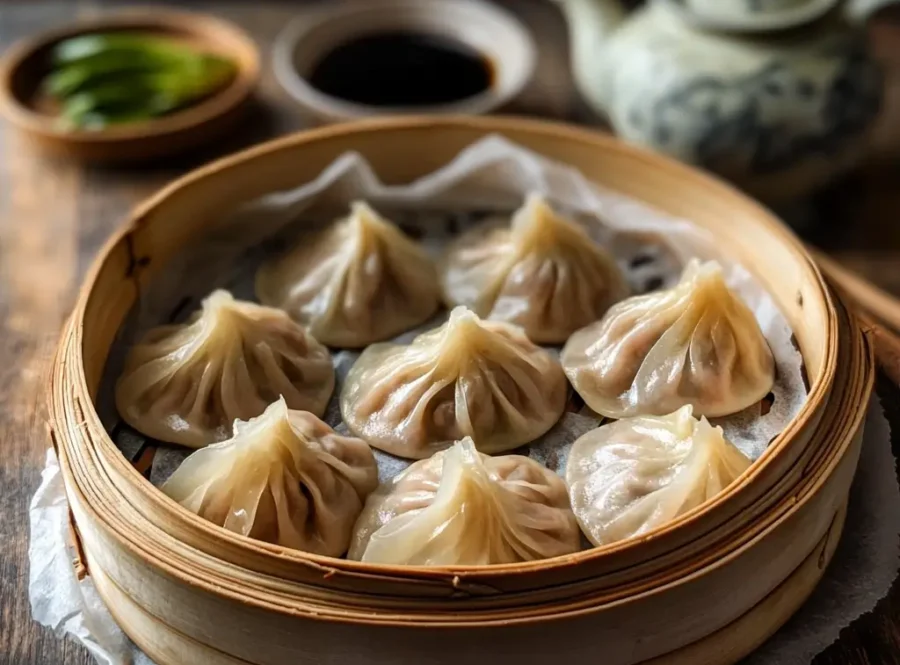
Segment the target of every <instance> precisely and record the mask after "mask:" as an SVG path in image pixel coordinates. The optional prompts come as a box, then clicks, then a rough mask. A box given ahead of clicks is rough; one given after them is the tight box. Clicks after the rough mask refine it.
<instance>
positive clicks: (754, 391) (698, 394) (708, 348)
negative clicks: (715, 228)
mask: <svg viewBox="0 0 900 665" xmlns="http://www.w3.org/2000/svg"><path fill="white" fill-rule="evenodd" d="M560 360H561V362H562V365H563V368H564V369H565V371H566V375H567V376H568V377H569V380H570V381H571V382H572V385H573V386H575V390H576V391H577V392H578V394H579V395H581V397H582V398H583V399H584V401H585V402H586V403H587V404H588V406H590V407H591V408H592V409H593V410H594V411H596V412H597V413H599V414H602V415H604V416H608V417H610V418H623V417H626V416H634V415H639V414H656V415H662V414H665V413H670V412H672V411H674V410H676V409H678V408H679V407H681V406H684V405H685V404H691V405H693V407H694V411H695V412H696V413H698V414H702V415H705V416H709V417H715V416H724V415H728V414H731V413H736V412H738V411H741V410H742V409H745V408H747V407H749V406H751V405H753V404H756V403H757V402H759V401H760V400H761V399H762V398H763V397H765V396H766V394H767V393H768V392H769V391H770V390H771V389H772V385H773V384H774V381H775V360H774V358H773V356H772V352H771V350H770V349H769V345H768V343H767V342H766V338H765V337H764V336H763V334H762V331H761V330H760V327H759V323H757V321H756V318H755V317H754V316H753V312H751V311H750V309H749V308H748V307H747V306H746V305H745V304H744V303H743V302H742V301H741V300H740V298H738V297H737V296H736V295H735V294H734V293H733V292H732V291H731V290H730V289H729V288H728V286H727V285H726V284H725V280H724V278H723V275H722V268H721V267H720V266H719V265H718V264H717V263H715V262H709V263H703V264H701V263H700V262H699V261H697V260H692V261H691V262H690V263H689V264H688V266H687V267H686V268H685V270H684V272H683V274H682V276H681V281H680V282H679V283H678V284H677V285H676V286H675V287H673V288H671V289H667V290H663V291H656V292H653V293H649V294H646V295H641V296H633V297H631V298H628V299H627V300H623V301H622V302H620V303H618V304H617V305H614V306H613V307H612V308H611V309H610V310H609V311H608V312H607V313H606V315H605V316H604V317H603V318H602V319H601V320H600V321H598V322H596V323H593V324H591V325H589V326H587V327H586V328H583V329H581V330H579V331H578V332H576V333H575V334H574V335H572V337H571V338H570V339H569V341H568V342H567V343H566V346H565V348H564V349H563V352H562V355H561V357H560Z"/></svg>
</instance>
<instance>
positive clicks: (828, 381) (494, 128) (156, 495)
mask: <svg viewBox="0 0 900 665" xmlns="http://www.w3.org/2000/svg"><path fill="white" fill-rule="evenodd" d="M454 129H468V130H474V131H476V132H479V133H480V134H481V135H482V136H487V135H490V134H500V135H502V134H504V133H506V132H511V133H513V134H515V133H516V132H520V133H527V134H533V135H541V136H542V137H543V138H547V139H551V140H552V139H561V140H568V141H571V142H576V143H582V144H588V145H592V146H594V147H596V148H597V149H598V152H599V153H600V154H602V153H603V152H606V153H620V154H624V155H627V157H628V158H629V159H630V160H632V161H634V162H639V163H641V164H642V165H646V166H647V167H649V168H654V169H657V170H667V171H669V172H670V173H672V174H674V175H677V176H678V177H679V178H680V179H681V180H683V181H684V182H685V184H689V185H690V186H691V187H692V188H696V189H698V190H699V189H706V190H718V192H720V193H722V194H726V195H730V196H731V197H732V198H735V199H736V200H737V201H739V202H740V203H741V205H742V206H743V208H744V209H745V210H746V211H748V212H750V213H752V214H753V215H754V216H755V217H756V218H757V219H758V220H759V222H760V223H761V224H763V225H764V226H765V227H766V230H767V231H768V232H769V233H771V234H773V235H774V236H776V237H777V238H778V240H779V241H780V242H781V243H784V244H785V245H786V246H787V247H789V248H790V249H791V251H792V252H793V254H794V255H795V256H796V257H797V258H798V260H799V261H800V263H801V265H800V267H801V268H803V269H804V270H805V272H806V274H807V275H809V276H810V277H812V280H813V281H812V287H813V288H814V294H813V295H814V296H816V297H817V298H820V299H821V301H822V302H823V303H824V305H825V309H826V311H827V320H828V327H827V330H826V331H825V339H826V344H825V347H826V351H825V355H824V357H823V362H822V371H821V372H820V373H819V375H818V376H817V377H816V378H815V380H814V381H813V382H812V383H811V385H810V386H809V390H808V394H807V398H806V400H805V402H804V404H803V406H802V407H801V409H800V411H799V412H798V413H797V415H796V416H795V417H794V418H793V419H792V420H791V422H790V423H789V424H788V426H787V427H786V428H785V429H784V430H783V431H782V432H780V433H779V434H778V435H777V436H776V437H775V438H774V439H773V440H772V441H771V442H770V443H769V445H768V447H767V448H766V450H765V451H764V453H763V454H762V455H761V456H760V457H759V458H758V459H757V460H755V461H754V462H753V464H752V465H751V467H750V468H749V469H748V471H746V472H745V473H744V474H743V475H742V476H741V477H740V478H739V479H738V480H737V481H736V482H735V483H733V484H732V485H730V486H729V487H728V488H727V489H726V490H725V491H723V492H721V493H720V494H718V495H717V496H716V497H715V498H714V499H712V500H710V501H708V502H705V503H704V504H702V505H700V506H698V507H696V508H694V509H692V510H690V511H688V512H686V513H685V514H683V515H681V516H679V517H678V518H676V519H675V520H673V521H671V522H669V523H667V524H666V525H664V526H662V527H659V528H657V529H654V530H653V531H651V532H649V533H647V534H644V535H641V536H638V537H634V538H630V539H627V540H623V541H619V542H616V543H611V544H609V545H605V546H601V547H595V548H592V549H589V550H583V551H580V552H577V553H574V554H569V555H564V556H561V557H555V558H552V559H542V560H538V561H530V562H524V563H515V564H499V565H491V566H440V567H438V566H432V567H426V566H422V567H412V566H390V565H384V564H369V563H362V562H356V561H348V560H346V559H337V558H333V557H326V556H321V555H314V554H309V553H306V552H302V551H299V550H292V549H288V548H285V547H282V546H279V545H274V544H270V543H265V542H261V541H257V540H254V539H251V538H248V537H245V536H241V535H239V534H236V533H233V532H231V531H228V530H226V529H224V528H222V527H219V526H216V525H214V524H212V523H210V522H207V521H206V520H204V519H202V518H201V517H199V516H198V515H196V514H194V513H192V512H190V511H188V510H187V509H185V508H183V507H181V506H180V505H179V504H177V503H176V502H174V501H173V500H172V499H170V498H169V497H167V496H166V495H164V494H163V493H162V492H161V491H159V490H158V489H157V488H156V487H154V486H153V485H151V484H150V482H149V481H148V480H147V479H146V478H144V477H143V476H142V475H141V474H140V473H139V472H138V471H137V470H136V469H135V468H134V467H133V466H132V465H131V464H130V463H129V462H128V461H127V460H126V459H125V457H124V456H123V455H121V453H120V452H119V451H118V449H117V448H116V447H115V444H114V443H113V442H112V440H111V439H110V437H109V435H108V434H107V432H106V430H105V428H104V427H103V425H102V423H101V422H100V418H99V415H98V414H97V412H96V409H95V408H94V405H93V403H91V404H89V405H86V407H83V411H84V418H85V424H86V425H89V427H90V429H91V430H92V431H93V432H94V433H96V436H97V437H98V441H94V442H93V443H94V445H95V447H99V453H100V454H101V455H102V456H103V458H104V462H106V463H109V464H113V465H115V466H116V467H117V469H118V470H119V471H120V472H121V473H123V474H124V475H125V476H126V478H127V479H128V481H129V482H131V483H132V484H134V485H136V486H139V487H140V488H141V489H142V491H143V492H145V493H147V494H148V498H150V499H152V501H153V502H155V503H156V504H157V505H162V506H165V507H166V508H168V509H169V510H174V511H175V512H176V513H178V515H179V517H180V518H181V519H183V520H184V521H185V522H187V523H190V524H191V525H192V526H193V527H196V528H197V529H198V530H200V531H202V532H204V533H205V534H206V535H208V536H209V537H210V538H214V539H218V540H219V541H225V542H227V543H229V544H231V545H234V546H238V547H242V548H245V549H251V550H256V551H258V552H265V553H268V554H270V555H272V556H275V557H278V558H279V559H284V560H291V561H293V562H296V563H300V564H303V565H306V566H310V567H312V568H314V569H319V570H321V571H323V574H324V575H325V576H328V575H330V574H332V573H333V572H336V571H347V572H353V573H356V574H363V575H365V574H369V575H381V576H391V577H397V576H399V577H402V578H404V579H407V580H410V581H411V580H414V579H430V578H441V579H448V580H449V581H450V582H451V583H453V584H455V583H456V582H457V581H458V580H463V579H464V578H465V577H466V576H467V574H475V575H478V574H483V573H484V572H486V571H488V570H489V571H490V573H491V575H494V576H499V575H517V574H525V573H530V572H535V571H539V570H542V569H546V568H548V567H560V566H568V565H578V564H582V563H584V562H586V561H591V560H594V559H597V558H600V557H604V556H607V555H611V554H617V553H621V552H623V551H625V550H628V549H630V548H634V547H638V546H640V545H641V544H644V543H647V542H650V541H653V540H656V539H659V538H662V537H665V536H667V535H670V534H671V533H673V532H675V531H677V530H679V529H681V528H682V527H684V526H685V525H686V524H688V523H690V522H692V521H694V520H695V519H696V518H697V517H698V516H699V515H701V514H706V513H708V512H711V511H714V510H715V509H716V508H717V507H719V506H720V505H721V504H722V503H724V502H725V501H727V500H728V499H729V498H731V497H732V496H734V495H735V494H737V493H739V492H740V491H741V490H742V489H743V488H745V487H746V486H747V485H749V484H751V483H752V482H753V481H754V479H755V478H756V477H757V476H758V475H759V471H760V470H761V469H762V468H763V467H765V466H766V464H767V463H768V461H769V460H771V459H772V458H773V457H774V456H776V455H777V454H778V453H779V452H780V451H782V450H783V449H784V448H785V447H786V446H789V445H790V444H791V442H792V438H793V437H794V435H795V434H796V433H797V431H798V430H799V429H801V428H802V427H803V425H804V423H806V421H807V420H808V419H810V417H811V416H812V414H813V412H814V410H815V409H816V407H817V405H818V404H820V403H822V402H823V401H824V400H826V399H827V396H828V394H829V392H830V390H831V386H832V383H833V380H834V376H835V368H836V363H837V344H836V343H835V339H836V336H837V330H838V324H837V316H836V312H835V305H834V300H833V297H832V295H831V293H830V291H829V289H828V288H827V287H826V285H825V282H824V279H823V277H822V275H821V273H820V271H819V269H818V267H817V266H816V264H815V263H814V262H813V261H812V259H811V258H810V256H809V255H808V253H807V252H806V250H805V248H804V247H803V245H802V243H801V242H800V241H799V239H797V238H796V236H794V234H793V233H792V232H791V231H790V230H788V229H787V227H785V226H784V225H783V224H781V223H780V222H779V221H777V219H776V218H775V217H774V216H773V215H772V214H771V213H770V212H769V211H768V210H766V209H765V208H764V207H763V206H762V205H760V204H758V203H756V202H755V201H753V200H752V199H750V198H749V197H747V196H745V195H744V194H742V193H741V192H739V191H738V190H737V189H736V188H734V187H732V186H731V185H729V184H727V183H724V182H722V181H720V180H718V179H716V178H715V177H713V176H710V175H707V174H704V173H702V172H700V171H698V170H695V169H693V168H691V167H689V166H686V165H683V164H680V163H678V162H676V161H674V160H672V159H670V158H667V157H664V156H662V155H657V154H654V153H651V152H649V151H645V150H643V149H640V148H637V147H634V146H631V145H627V144H625V143H624V142H622V141H620V140H618V139H615V138H613V137H611V136H609V135H607V134H604V133H601V132H598V131H594V130H588V129H582V128H577V127H574V126H571V125H567V124H564V123H558V122H549V121H543V120H529V119H523V118H517V117H506V116H427V117H425V116H394V117H385V118H374V119H367V120H361V121H355V122H351V123H343V124H339V125H331V126H325V127H321V128H317V129H312V130H306V131H302V132H299V133H296V134H293V135H289V136H286V137H283V138H279V139H275V140H273V141H269V142H267V143H263V144H261V145H258V146H254V147H251V148H249V149H247V150H244V151H242V152H239V153H236V154H234V155H231V156H228V157H225V158H223V159H220V160H217V161H214V162H212V163H210V164H207V165H205V166H202V167H200V168H198V169H196V170H194V171H192V172H190V173H188V174H186V175H184V176H182V177H181V178H178V179H177V180H175V181H173V182H172V183H170V184H169V185H167V186H165V187H163V188H162V189H161V190H160V191H159V192H157V193H156V194H155V195H153V196H151V197H150V198H149V199H147V200H146V201H144V202H143V203H142V204H139V205H138V206H137V207H136V209H135V210H134V212H133V213H132V215H131V216H130V217H129V220H128V222H127V224H125V225H124V227H123V228H121V229H120V230H119V231H117V232H116V233H115V234H113V235H112V236H111V237H110V239H109V240H108V241H107V242H106V244H105V245H104V246H103V248H102V249H101V251H100V253H99V254H98V257H97V259H96V260H95V261H94V262H93V264H92V266H91V268H90V270H89V271H88V273H87V276H86V278H85V282H84V286H83V288H82V290H81V292H80V295H79V298H78V301H77V304H76V307H75V310H74V312H73V314H72V324H73V325H72V329H71V332H72V333H73V335H74V341H75V343H76V353H77V355H78V358H79V360H80V359H81V358H82V357H83V355H82V354H83V353H84V351H85V349H84V317H85V312H86V310H87V308H88V304H89V303H90V302H91V300H92V298H93V297H94V296H95V291H96V289H95V287H96V285H97V281H98V279H99V278H100V276H101V275H102V273H103V270H104V269H105V268H106V266H107V262H108V261H110V256H111V254H112V253H113V251H114V250H115V248H116V247H117V246H118V245H119V244H120V243H125V244H126V245H128V246H129V247H131V243H132V241H131V236H132V234H134V233H135V232H137V231H138V230H139V229H140V228H141V227H142V225H144V224H145V223H146V221H147V219H148V218H149V217H151V215H152V213H153V212H154V211H155V210H156V209H157V208H159V207H161V206H163V205H165V204H167V203H168V202H170V201H171V200H172V199H174V198H177V197H178V196H179V195H181V194H182V193H183V192H184V191H189V190H190V188H191V186H193V185H195V184H196V183H199V182H201V181H203V180H205V179H207V178H211V177H215V176H216V175H217V174H219V173H221V172H223V171H228V170H229V169H231V168H233V167H236V166H239V165H242V164H245V163H248V162H252V161H255V160H259V159H263V158H265V157H266V156H268V155H271V154H273V153H277V152H279V151H282V150H285V149H294V148H299V147H301V146H304V145H311V144H316V143H327V142H328V141H329V140H331V139H333V138H335V137H340V136H354V135H365V134H374V133H379V132H390V131H392V130H393V131H397V130H401V131H402V130H429V131H433V132H440V131H442V130H444V131H446V130H454ZM75 364H76V365H77V366H75V367H73V366H72V365H73V364H72V363H69V365H68V369H69V371H70V373H69V376H68V378H69V380H70V381H73V382H74V386H73V387H72V390H74V391H75V392H76V393H77V394H81V395H90V394H91V391H90V389H89V387H88V382H87V378H86V375H85V371H84V364H83V362H78V363H75ZM98 444H99V446H98ZM107 451H109V452H112V451H115V454H113V455H112V456H108V455H105V454H104V453H105V452H107Z"/></svg>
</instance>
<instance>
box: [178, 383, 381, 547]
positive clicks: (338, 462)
mask: <svg viewBox="0 0 900 665" xmlns="http://www.w3.org/2000/svg"><path fill="white" fill-rule="evenodd" d="M377 485H378V468H377V466H376V464H375V457H374V455H373V454H372V450H371V448H369V446H368V445H367V444H366V442H365V441H361V440H360V439H357V438H354V437H348V436H341V435H339V434H337V433H335V431H334V430H332V429H331V428H330V427H329V426H328V425H326V424H325V423H323V422H322V421H321V420H319V419H318V418H317V417H316V416H314V415H313V414H311V413H308V412H305V411H294V410H290V409H288V407H287V404H286V403H285V401H284V399H279V400H278V401H277V402H274V403H273V404H272V405H271V406H269V407H268V408H267V409H266V410H265V412H264V413H263V414H262V415H261V416H259V417H257V418H253V419H251V420H249V421H247V422H244V421H241V420H238V421H236V422H235V423H234V436H233V437H232V438H231V439H228V440H227V441H223V442H221V443H216V444H213V445H211V446H207V447H206V448H203V449H202V450H198V451H196V452H194V453H192V454H191V455H190V456H189V457H188V458H187V459H186V460H185V461H184V462H183V463H182V464H181V466H180V467H178V469H177V470H176V471H175V473H174V474H172V476H171V477H170V478H169V479H168V480H167V481H166V483H165V484H164V485H163V487H162V490H163V492H165V493H166V494H167V495H168V496H169V497H171V498H172V499H174V500H175V501H177V502H178V503H180V504H181V505H182V506H184V507H185V508H187V509H188V510H190V511H192V512H195V513H197V514H198V515H200V516H201V517H203V518H204V519H206V520H209V521H210V522H213V523H215V524H218V525H219V526H222V527H224V528H226V529H228V530H229V531H234V532H235V533H239V534H241V535H244V536H249V537H250V538H256V539H257V540H263V541H266V542H269V543H275V544H278V545H283V546H285V547H290V548H293V549H298V550H303V551H304V552H312V553H313V554H321V555H325V556H340V555H341V554H343V553H344V552H346V551H347V547H348V545H349V543H350V538H351V536H352V530H353V524H354V522H355V521H356V518H357V517H358V516H359V513H360V512H361V510H362V507H363V505H364V503H365V500H366V497H367V496H368V495H369V493H370V492H372V490H374V489H375V488H376V487H377Z"/></svg>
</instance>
